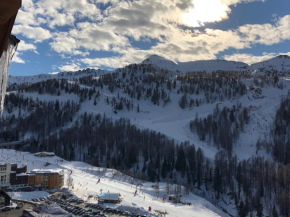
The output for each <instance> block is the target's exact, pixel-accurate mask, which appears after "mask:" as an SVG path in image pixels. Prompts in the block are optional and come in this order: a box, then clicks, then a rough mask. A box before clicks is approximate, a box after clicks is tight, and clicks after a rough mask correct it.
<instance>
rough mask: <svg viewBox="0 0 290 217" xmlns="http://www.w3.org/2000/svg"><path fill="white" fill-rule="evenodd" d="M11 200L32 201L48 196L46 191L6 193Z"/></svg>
mask: <svg viewBox="0 0 290 217" xmlns="http://www.w3.org/2000/svg"><path fill="white" fill-rule="evenodd" d="M8 194H9V195H10V197H11V198H13V199H18V200H32V199H38V198H41V197H47V196H48V195H49V194H48V193H47V192H46V191H33V192H8Z"/></svg>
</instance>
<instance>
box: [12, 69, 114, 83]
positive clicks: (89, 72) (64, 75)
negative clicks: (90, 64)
mask: <svg viewBox="0 0 290 217" xmlns="http://www.w3.org/2000/svg"><path fill="white" fill-rule="evenodd" d="M108 73H111V71H107V70H100V69H98V70H95V69H85V70H79V71H76V72H59V73H52V74H40V75H33V76H11V75H10V76H9V80H8V85H11V84H14V83H16V84H21V83H37V82H41V81H46V80H50V79H68V80H73V79H76V78H81V77H86V76H94V77H97V76H100V75H104V74H108Z"/></svg>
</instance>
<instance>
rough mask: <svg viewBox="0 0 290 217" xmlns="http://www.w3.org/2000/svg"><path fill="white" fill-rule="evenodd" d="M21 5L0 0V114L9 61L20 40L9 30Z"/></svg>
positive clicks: (19, 0)
mask: <svg viewBox="0 0 290 217" xmlns="http://www.w3.org/2000/svg"><path fill="white" fill-rule="evenodd" d="M20 7H21V0H14V1H11V0H1V1H0V114H2V112H3V108H4V98H5V94H6V85H7V81H8V73H9V66H10V62H11V60H12V58H13V55H14V53H15V51H16V49H17V45H18V43H19V42H20V41H19V40H18V39H17V38H16V37H15V36H13V35H11V31H12V28H13V25H14V22H15V19H16V16H17V12H18V10H19V8H20Z"/></svg>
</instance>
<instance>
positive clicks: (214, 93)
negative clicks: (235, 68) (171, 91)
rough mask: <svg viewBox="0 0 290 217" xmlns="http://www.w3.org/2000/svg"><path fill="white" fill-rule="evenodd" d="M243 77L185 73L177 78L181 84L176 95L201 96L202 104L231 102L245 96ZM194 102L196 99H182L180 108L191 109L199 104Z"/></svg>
mask: <svg viewBox="0 0 290 217" xmlns="http://www.w3.org/2000/svg"><path fill="white" fill-rule="evenodd" d="M245 77H246V75H245V74H243V73H237V72H223V71H217V72H213V73H206V72H200V73H187V74H185V75H179V76H177V80H178V81H180V82H181V85H180V87H179V89H178V92H177V93H179V92H180V93H183V94H184V95H196V96H198V95H200V94H202V98H204V100H203V104H204V103H207V104H208V103H214V102H216V101H220V102H222V101H224V100H231V99H233V98H237V97H241V96H243V95H245V94H247V87H246V85H245V84H244V83H243V82H242V80H241V79H242V78H245ZM194 100H195V101H196V99H191V98H190V99H187V98H184V101H183V103H182V104H181V105H180V106H181V107H182V108H183V107H184V106H182V105H186V106H185V107H190V108H191V107H194V106H195V104H197V107H198V106H199V105H200V104H201V103H200V102H199V103H197V102H196V103H195V102H194ZM187 101H188V102H187ZM184 102H185V103H184ZM189 102H190V103H189ZM194 103H195V104H194Z"/></svg>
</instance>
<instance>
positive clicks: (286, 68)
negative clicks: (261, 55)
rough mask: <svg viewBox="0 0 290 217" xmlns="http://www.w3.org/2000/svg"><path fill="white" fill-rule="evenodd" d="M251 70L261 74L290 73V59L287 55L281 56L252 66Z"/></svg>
mask: <svg viewBox="0 0 290 217" xmlns="http://www.w3.org/2000/svg"><path fill="white" fill-rule="evenodd" d="M249 69H250V70H258V71H260V72H271V71H277V72H280V73H289V72H290V57H289V56H287V55H280V56H277V57H274V58H272V59H269V60H265V61H263V62H260V63H255V64H252V65H251V66H250V67H249Z"/></svg>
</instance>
